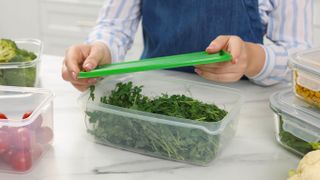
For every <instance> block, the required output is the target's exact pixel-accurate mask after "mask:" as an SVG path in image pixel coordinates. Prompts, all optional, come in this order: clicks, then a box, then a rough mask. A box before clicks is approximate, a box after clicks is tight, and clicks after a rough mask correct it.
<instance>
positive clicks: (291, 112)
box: [270, 90, 320, 156]
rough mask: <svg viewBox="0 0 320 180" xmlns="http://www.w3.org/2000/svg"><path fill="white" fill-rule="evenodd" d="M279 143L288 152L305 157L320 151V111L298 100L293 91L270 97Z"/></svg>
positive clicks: (285, 91)
mask: <svg viewBox="0 0 320 180" xmlns="http://www.w3.org/2000/svg"><path fill="white" fill-rule="evenodd" d="M270 107H271V109H272V110H273V112H274V117H275V124H276V138H277V141H278V142H279V143H280V144H281V145H282V146H284V147H285V148H287V149H288V150H290V151H292V152H294V153H296V154H298V155H301V156H303V155H304V154H306V153H308V152H310V151H312V150H316V149H320V119H319V117H320V111H319V109H318V108H316V107H314V106H311V105H309V104H308V103H306V102H305V101H303V100H301V99H300V98H297V97H296V96H295V94H294V93H293V92H292V91H291V90H284V91H280V92H276V93H274V94H272V95H271V96H270Z"/></svg>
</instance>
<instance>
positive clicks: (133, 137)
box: [79, 73, 242, 165]
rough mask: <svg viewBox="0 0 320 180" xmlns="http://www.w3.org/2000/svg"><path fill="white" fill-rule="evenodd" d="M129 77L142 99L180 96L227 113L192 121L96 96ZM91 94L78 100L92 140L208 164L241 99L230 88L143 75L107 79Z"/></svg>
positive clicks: (232, 126)
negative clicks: (106, 101) (219, 117)
mask: <svg viewBox="0 0 320 180" xmlns="http://www.w3.org/2000/svg"><path fill="white" fill-rule="evenodd" d="M146 77H147V78H146ZM129 81H131V82H133V84H134V85H138V86H140V85H142V86H143V89H142V94H143V95H146V96H148V97H156V96H159V95H161V94H163V93H166V94H168V95H174V94H180V95H182V94H183V95H186V96H189V97H192V98H195V99H197V100H199V101H202V102H205V103H209V104H212V103H214V104H216V105H217V106H218V107H220V108H221V109H224V110H226V111H227V112H228V114H227V115H226V116H225V117H224V118H223V119H222V120H221V121H219V122H198V121H194V120H188V119H182V118H175V117H170V116H165V115H159V114H154V113H148V112H142V111H137V110H132V109H126V108H121V107H116V106H112V105H107V104H102V103H100V97H101V96H104V95H109V94H110V93H111V90H113V89H114V88H115V85H116V84H117V83H119V82H129ZM94 92H95V101H94V102H93V101H91V99H90V98H89V97H90V92H86V93H85V94H83V95H82V96H80V98H79V100H80V102H81V104H82V105H83V108H84V111H85V112H86V113H85V114H86V115H85V122H86V125H87V130H88V132H89V134H91V135H92V136H93V137H94V139H95V141H96V142H97V143H100V144H104V145H109V146H114V147H117V148H121V149H125V150H129V151H133V152H137V153H141V154H145V155H150V156H154V157H158V158H163V159H169V160H175V161H181V162H187V163H191V164H197V165H206V164H208V163H210V162H211V161H212V160H213V159H214V158H215V157H216V156H217V155H218V154H219V152H221V151H222V149H223V148H224V147H225V145H226V144H228V143H229V141H230V140H231V139H232V138H233V136H234V134H235V131H236V127H237V122H238V117H239V111H240V107H241V103H242V96H241V95H240V93H239V92H238V91H236V90H234V89H230V88H227V87H222V86H216V85H212V84H205V83H198V82H194V81H185V80H179V79H172V78H168V77H163V76H160V77H159V76H155V75H152V74H148V73H135V74H130V75H121V76H113V77H112V76H111V77H107V78H105V79H104V80H103V81H101V82H100V83H98V84H97V86H96V88H95V91H94ZM93 116H94V118H90V117H93ZM150 136H152V138H150ZM151 139H153V140H151ZM155 139H156V140H157V142H155V141H154V140H155Z"/></svg>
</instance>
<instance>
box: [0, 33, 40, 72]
mask: <svg viewBox="0 0 320 180" xmlns="http://www.w3.org/2000/svg"><path fill="white" fill-rule="evenodd" d="M13 41H14V42H15V43H17V45H19V44H32V45H36V46H38V50H37V51H36V52H33V53H36V54H37V58H36V59H34V60H32V61H28V62H7V63H0V69H14V68H28V67H32V66H34V65H35V64H36V63H38V62H39V61H40V60H41V56H42V51H43V44H42V41H41V40H40V39H13Z"/></svg>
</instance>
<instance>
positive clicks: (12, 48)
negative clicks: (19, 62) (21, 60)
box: [0, 39, 18, 63]
mask: <svg viewBox="0 0 320 180" xmlns="http://www.w3.org/2000/svg"><path fill="white" fill-rule="evenodd" d="M17 49H18V48H17V45H16V43H15V42H14V41H12V40H9V39H0V63H1V62H9V61H10V60H11V59H12V58H13V57H15V56H16V54H17Z"/></svg>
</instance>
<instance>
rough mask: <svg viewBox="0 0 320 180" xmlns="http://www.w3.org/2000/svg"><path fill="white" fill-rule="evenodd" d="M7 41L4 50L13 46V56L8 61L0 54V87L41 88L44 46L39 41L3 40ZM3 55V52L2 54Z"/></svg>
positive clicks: (11, 50)
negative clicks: (40, 71) (40, 70)
mask: <svg viewBox="0 0 320 180" xmlns="http://www.w3.org/2000/svg"><path fill="white" fill-rule="evenodd" d="M1 41H2V42H3V41H7V42H8V43H6V44H5V45H3V46H2V48H6V47H7V46H8V44H11V46H12V48H11V49H10V52H13V55H12V56H8V55H7V57H8V59H5V58H4V57H6V56H5V55H3V54H0V57H1V61H0V85H5V86H25V87H37V86H39V67H40V59H41V54H42V44H41V41H40V40H37V39H24V40H22V39H21V40H15V41H11V40H7V39H6V40H3V39H2V40H1ZM13 48H14V49H13ZM2 53H3V52H2Z"/></svg>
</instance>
